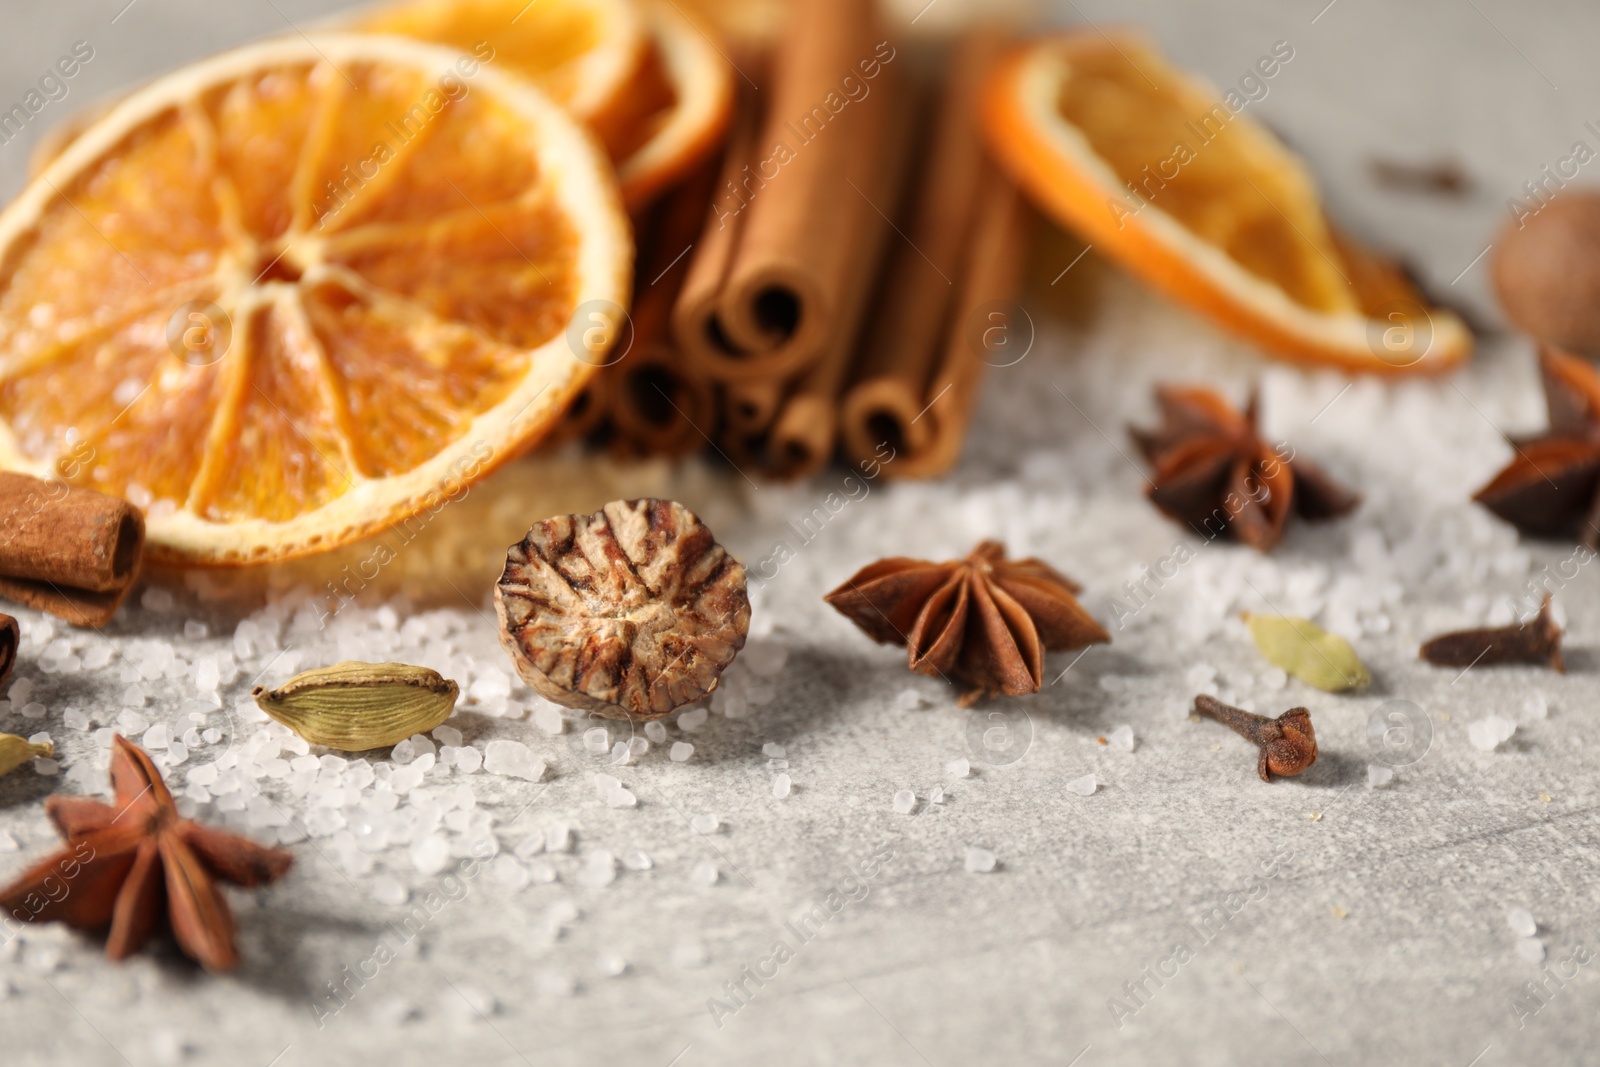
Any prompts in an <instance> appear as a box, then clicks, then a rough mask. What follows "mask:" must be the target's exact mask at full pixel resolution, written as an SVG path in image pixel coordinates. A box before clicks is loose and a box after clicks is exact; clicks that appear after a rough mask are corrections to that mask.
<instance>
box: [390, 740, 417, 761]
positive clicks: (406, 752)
mask: <svg viewBox="0 0 1600 1067" xmlns="http://www.w3.org/2000/svg"><path fill="white" fill-rule="evenodd" d="M389 758H390V759H391V760H393V761H394V762H395V763H397V764H399V765H400V766H402V767H403V766H405V765H406V764H408V763H410V762H411V761H412V760H414V759H416V758H417V747H416V746H415V745H413V744H412V743H411V742H410V741H409V740H407V741H401V742H399V743H398V744H396V745H395V746H394V747H393V748H391V749H390V750H389Z"/></svg>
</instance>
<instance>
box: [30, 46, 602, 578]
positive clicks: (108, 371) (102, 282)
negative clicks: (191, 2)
mask: <svg viewBox="0 0 1600 1067" xmlns="http://www.w3.org/2000/svg"><path fill="white" fill-rule="evenodd" d="M631 257H632V249H631V243H630V238H629V236H628V224H627V219H626V216H625V215H624V213H623V210H622V206H621V201H620V197H619V194H618V191H617V188H616V184H615V179H614V176H613V174H612V171H611V167H610V165H609V163H608V162H607V161H606V160H605V158H604V156H603V155H602V154H601V152H600V150H599V147H598V146H597V145H596V144H595V143H594V140H593V138H592V136H591V135H590V134H589V133H588V132H587V131H586V130H584V129H583V128H582V127H581V126H579V125H578V124H577V123H575V122H574V121H573V120H572V118H571V117H570V116H569V115H568V114H567V113H566V112H565V111H564V110H562V109H561V108H560V107H558V106H556V105H555V104H554V103H552V102H551V101H550V100H549V99H548V98H547V97H546V96H544V95H543V94H542V93H541V92H539V91H538V90H537V89H536V88H534V87H533V86H532V85H531V84H530V83H528V82H527V81H526V80H524V79H521V78H515V77H506V76H504V75H502V74H500V73H498V72H496V71H495V70H494V69H492V68H491V67H489V66H485V65H483V64H481V63H476V62H475V61H474V60H472V59H471V57H469V56H466V55H463V54H461V53H457V52H455V51H453V50H451V49H447V48H440V47H437V46H434V45H427V44H422V43H419V42H412V41H405V40H402V39H399V38H395V37H378V36H337V35H335V36H328V37H320V38H314V39H301V38H295V39H290V40H284V41H277V42H271V43H267V44H262V45H257V46H253V47H250V48H246V49H243V50H241V51H238V52H234V53H230V54H227V55H224V56H219V57H217V58H215V59H212V60H208V61H206V62H203V63H200V64H198V65H196V66H193V67H189V68H187V69H184V70H180V71H178V72H176V73H173V74H170V75H168V76H166V77H164V78H162V79H160V80H159V81H157V82H155V83H153V84H152V85H150V86H148V87H146V88H145V89H143V90H141V91H139V92H138V93H136V94H134V95H133V96H132V97H130V98H129V99H128V100H126V101H125V102H124V103H123V104H121V105H120V106H118V107H117V108H116V110H114V111H113V112H112V113H111V114H109V115H107V116H106V117H105V118H104V119H103V120H101V121H100V122H99V123H98V124H96V125H95V126H93V127H92V128H91V129H89V130H88V131H86V132H85V133H84V134H83V135H82V136H81V137H80V138H79V139H78V140H77V141H75V142H74V143H73V144H72V145H71V147H69V148H68V149H67V150H66V152H65V154H63V155H62V156H61V157H60V158H59V159H57V160H56V161H55V162H54V163H53V164H51V165H50V166H49V167H48V168H47V169H46V170H45V172H44V173H43V174H41V175H40V176H39V178H38V179H37V180H35V181H34V182H33V183H32V184H30V185H29V186H28V188H27V189H26V190H25V191H24V193H23V194H22V196H21V197H20V198H18V200H17V201H16V202H14V203H13V204H11V205H10V206H9V207H8V208H7V209H6V210H5V212H4V213H3V214H0V467H4V468H8V469H14V470H23V471H27V472H29V473H33V474H38V475H45V476H50V475H54V476H56V477H60V478H63V479H66V480H68V481H71V482H74V483H76V484H81V485H87V486H90V487H92V488H95V489H99V490H103V491H106V492H111V493H117V494H121V495H123V496H125V497H127V498H128V499H129V500H132V501H133V502H134V503H137V504H140V505H142V506H144V507H145V508H146V510H147V513H148V532H149V542H150V548H151V551H152V553H153V554H154V555H155V557H156V558H158V559H163V560H167V561H176V562H189V563H203V564H238V563H248V562H258V561H266V560H274V559H283V558H287V557H291V556H295V555H302V554H306V553H310V552H315V551H320V550H324V549H328V548H332V547H334V546H336V545H338V544H341V543H344V542H346V541H349V540H352V539H354V538H356V537H359V536H362V535H364V534H367V533H370V532H373V531H376V530H378V529H381V528H383V527H385V526H388V525H391V524H393V523H395V522H397V521H399V520H401V519H404V518H406V517H408V516H411V515H414V514H417V513H418V512H420V511H422V510H423V509H426V508H436V507H438V506H440V504H441V502H442V501H443V500H445V499H446V498H448V496H450V495H453V494H456V493H459V492H460V491H462V489H463V487H465V486H467V485H470V484H471V483H472V482H473V481H475V480H476V479H478V478H481V477H482V476H483V475H485V474H487V473H488V472H489V471H490V470H492V469H493V468H494V467H496V466H497V465H499V464H500V463H502V462H504V461H505V460H507V459H509V458H511V457H512V456H513V455H515V454H516V453H517V452H518V451H519V450H520V449H521V448H523V447H524V446H526V445H528V444H530V443H531V442H532V441H533V440H534V439H536V438H537V437H538V436H539V435H540V434H541V433H543V432H544V431H545V430H546V429H547V428H548V427H550V426H551V425H552V424H553V423H554V422H555V420H556V419H558V418H559V416H560V414H561V412H562V410H563V409H564V407H565V406H566V404H567V402H568V401H570V400H571V398H572V397H573V396H574V395H575V394H576V393H577V392H578V390H579V389H580V388H581V387H582V386H583V385H584V383H585V382H586V381H587V380H588V378H589V377H590V375H591V374H592V373H593V371H594V364H596V363H599V362H602V361H603V357H599V356H598V355H597V353H596V352H595V350H597V349H599V348H600V347H601V346H603V345H604V344H605V343H606V342H607V341H608V340H609V339H610V336H611V334H612V333H613V332H614V331H612V330H611V329H610V326H611V325H612V324H614V323H615V321H616V320H617V319H618V318H620V309H619V305H621V304H622V303H624V302H625V301H626V300H627V291H628V286H629V281H630V278H629V276H630V272H631ZM597 309H598V313H597ZM580 357H582V358H580Z"/></svg>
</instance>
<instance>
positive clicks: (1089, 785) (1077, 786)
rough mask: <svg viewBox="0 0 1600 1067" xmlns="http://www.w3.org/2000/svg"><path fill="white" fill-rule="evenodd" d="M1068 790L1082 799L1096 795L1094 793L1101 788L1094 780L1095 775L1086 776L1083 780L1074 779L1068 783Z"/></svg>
mask: <svg viewBox="0 0 1600 1067" xmlns="http://www.w3.org/2000/svg"><path fill="white" fill-rule="evenodd" d="M1067 788H1068V789H1070V790H1072V791H1073V792H1074V793H1076V794H1078V795H1079V796H1080V797H1088V796H1093V795H1094V791H1095V790H1096V789H1097V788H1099V783H1097V782H1096V781H1095V780H1094V775H1092V774H1086V775H1084V776H1083V777H1082V778H1074V779H1073V780H1072V781H1070V782H1068V783H1067Z"/></svg>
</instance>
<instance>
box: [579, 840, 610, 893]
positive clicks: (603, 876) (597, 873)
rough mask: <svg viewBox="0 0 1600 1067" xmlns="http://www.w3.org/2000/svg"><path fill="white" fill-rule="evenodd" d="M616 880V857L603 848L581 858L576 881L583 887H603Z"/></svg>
mask: <svg viewBox="0 0 1600 1067" xmlns="http://www.w3.org/2000/svg"><path fill="white" fill-rule="evenodd" d="M616 880H617V860H616V857H615V856H613V855H612V854H611V853H609V852H607V851H606V850H604V849H597V850H595V851H594V852H591V853H589V854H588V855H587V856H585V857H584V859H583V866H582V867H580V868H578V874H577V878H576V881H577V883H578V884H579V885H581V886H583V887H584V888H585V889H604V888H605V887H606V886H608V885H610V884H611V883H612V882H615V881H616Z"/></svg>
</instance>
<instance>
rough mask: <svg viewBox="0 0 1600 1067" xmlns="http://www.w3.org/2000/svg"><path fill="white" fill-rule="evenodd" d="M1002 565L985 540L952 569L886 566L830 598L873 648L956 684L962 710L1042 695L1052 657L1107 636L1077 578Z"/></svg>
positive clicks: (995, 547) (1002, 551)
mask: <svg viewBox="0 0 1600 1067" xmlns="http://www.w3.org/2000/svg"><path fill="white" fill-rule="evenodd" d="M1005 557H1006V546H1005V545H1003V544H1001V543H1000V542H998V541H984V542H982V543H981V544H979V545H978V547H977V548H974V549H973V550H972V553H971V554H970V555H969V556H967V558H966V559H960V560H951V561H949V562H946V563H930V562H928V561H926V560H920V559H906V558H905V557H901V556H896V557H894V558H891V559H881V560H879V561H878V562H876V563H873V564H871V565H869V566H867V567H863V568H862V569H861V570H859V571H857V572H856V573H855V574H854V575H852V576H851V577H850V578H849V579H848V580H847V581H846V582H845V583H844V584H843V585H841V586H840V587H839V588H837V589H835V590H834V591H833V592H831V593H829V594H828V595H827V597H826V598H825V599H826V600H827V602H828V603H829V604H832V605H833V606H834V608H835V609H836V610H838V612H839V613H840V614H841V615H843V616H845V617H846V618H847V619H849V620H850V621H851V622H853V623H855V624H856V625H857V626H859V627H860V628H861V629H862V630H863V631H864V632H865V633H866V635H867V636H868V637H870V638H872V639H873V640H874V641H878V642H881V643H883V644H894V645H904V646H905V648H906V654H907V661H908V665H909V666H910V668H911V669H912V670H914V671H917V672H918V673H920V674H930V675H933V676H935V677H939V678H946V679H948V680H950V681H953V682H958V683H960V684H961V685H962V687H963V689H962V693H961V696H960V698H959V700H958V701H957V702H958V703H959V704H960V705H961V706H962V707H970V706H971V705H973V704H975V703H977V702H978V701H979V700H980V699H982V698H984V697H987V696H993V695H995V694H997V693H1004V694H1006V695H1007V696H1021V695H1023V694H1026V693H1037V692H1038V691H1039V689H1040V688H1041V687H1042V686H1043V685H1044V654H1045V651H1046V650H1050V651H1058V650H1070V649H1077V648H1084V647H1086V646H1088V645H1100V644H1106V643H1108V642H1110V640H1111V635H1110V634H1108V633H1106V631H1105V630H1104V628H1102V627H1101V625H1100V624H1099V623H1097V622H1095V621H1094V619H1093V617H1091V616H1090V615H1089V613H1088V612H1087V611H1085V610H1084V609H1083V606H1082V605H1081V604H1079V603H1078V600H1077V598H1076V597H1075V596H1074V595H1073V594H1075V593H1076V592H1078V586H1077V584H1076V583H1074V582H1073V581H1072V580H1071V579H1069V578H1067V577H1065V576H1064V575H1062V574H1060V573H1058V572H1057V571H1056V570H1055V568H1053V567H1051V566H1050V565H1049V564H1048V563H1045V562H1043V561H1041V560H1037V559H1017V560H1008V559H1006V558H1005Z"/></svg>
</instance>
